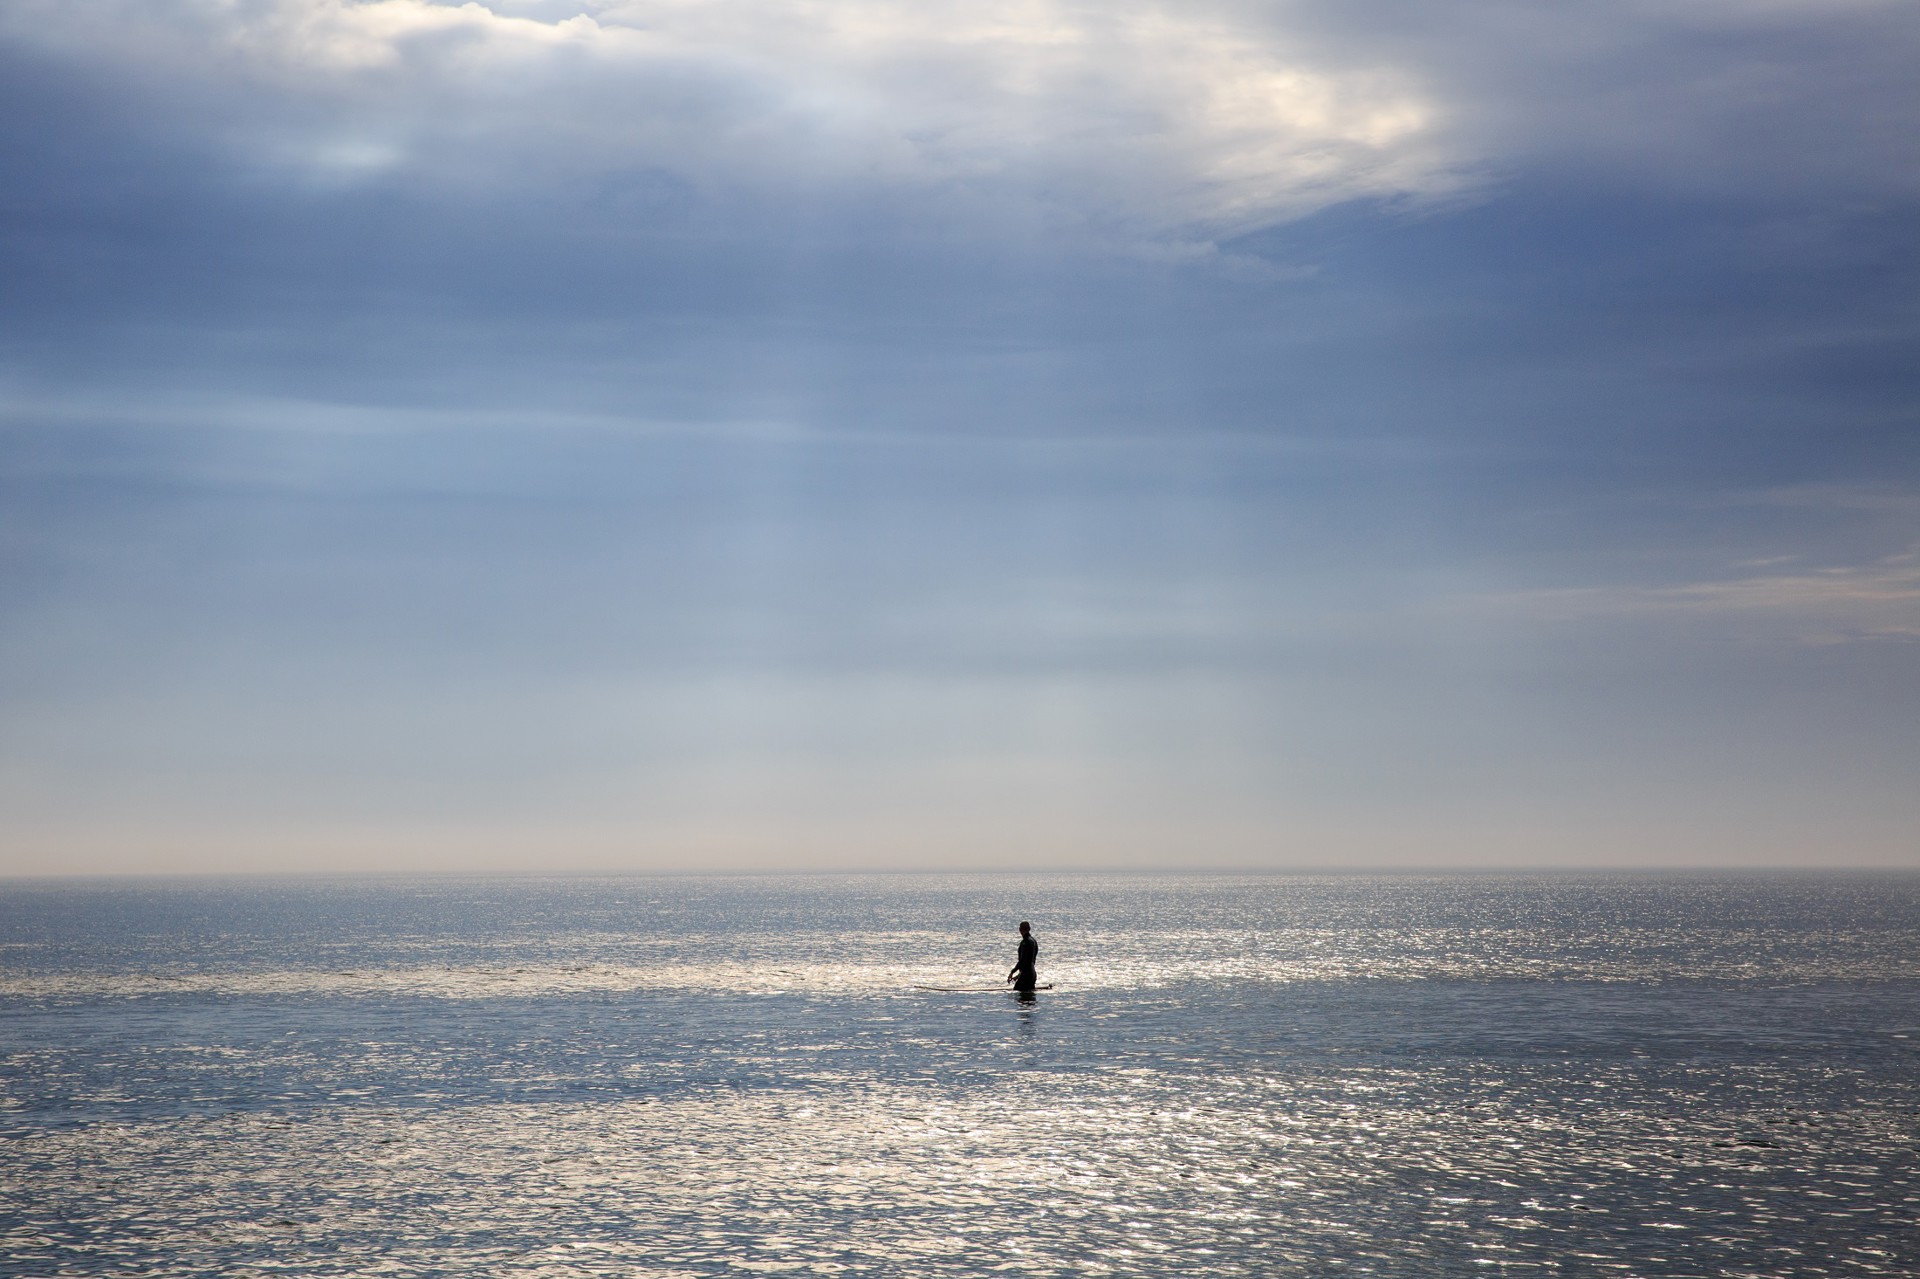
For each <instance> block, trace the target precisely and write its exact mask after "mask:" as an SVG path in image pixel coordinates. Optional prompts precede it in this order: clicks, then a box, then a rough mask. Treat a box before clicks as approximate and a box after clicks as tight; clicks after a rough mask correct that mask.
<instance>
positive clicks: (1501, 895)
mask: <svg viewBox="0 0 1920 1279" xmlns="http://www.w3.org/2000/svg"><path fill="white" fill-rule="evenodd" d="M1023 919H1026V920H1031V921H1032V922H1033V925H1034V932H1035V935H1036V937H1037V938H1038V940H1039V942H1040V947H1041V950H1040V980H1041V981H1042V982H1046V983H1051V984H1052V986H1053V989H1051V990H1046V991H1042V992H1040V993H1039V994H1038V995H1037V997H1035V998H1034V999H1033V1000H1032V1002H1023V1001H1022V1000H1021V999H1019V998H1017V997H1016V996H1014V995H1013V994H1011V993H1009V992H1007V991H1005V990H1004V989H999V988H996V987H997V985H998V984H999V983H1000V982H1001V981H1002V980H1003V979H1004V977H1005V975H1006V971H1007V969H1008V967H1009V966H1010V965H1011V964H1012V962H1013V956H1014V950H1015V945H1016V943H1017V940H1018V937H1017V934H1016V931H1015V929H1016V925H1017V924H1018V923H1019V921H1020V920H1023ZM943 986H944V987H985V988H986V989H976V990H967V989H959V990H927V989H922V988H923V987H943ZM1917 1143H1920V878H1916V877H1913V876H1895V875H1887V876H1873V875H1848V876H1815V875H1742V876H1733V875H1726V876H1706V875H1690V876H1630V875H1614V876H1597V875H1596V876H1573V875H1538V876H1527V875H1513V876H1508V875H1450V876H1431V877H1423V876H1411V875H1407V876H1379V877H1371V876H1325V877H1307V876H1247V877H1228V876H1102V875H1076V876H1049V875H1010V876H1002V875H993V876H985V875H983V876H915V875H900V876H847V877H827V876H822V877H794V878H769V877H741V878H722V877H685V878H649V877H628V878H604V879H586V878H551V879H542V878H505V877H502V878H422V879H409V878H367V879H264V878H263V879H253V880H240V879H236V880H204V881H203V880H173V881H151V882H109V881H91V882H90V881H78V880H75V881H39V882H16V883H10V884H3V885H0V1273H3V1274H5V1275H7V1276H40V1275H46V1276H54V1275H170V1276H171V1275H183V1276H184V1275H208V1276H211V1275H220V1276H267V1275H276V1276H285V1275H343V1276H344V1275H352V1276H363V1275H365V1276H371V1275H461V1276H473V1275H479V1276H490V1275H529V1276H530V1275H541V1276H576V1275H578V1276H585V1275H596V1276H597V1275H618V1276H629V1277H634V1279H647V1277H663V1276H705V1275H734V1274H795V1275H876V1276H928V1277H935V1276H946V1275H956V1276H957V1275H969V1276H973V1275H988V1274H1010V1275H1016V1276H1017V1275H1076V1276H1078V1275H1115V1276H1128V1275H1138V1276H1154V1275H1258V1276H1267V1275H1303V1276H1307V1275H1310V1276H1324V1275H1348V1274H1351V1275H1362V1274H1367V1275H1393V1276H1449V1275H1485V1274H1490V1273H1491V1274H1501V1273H1527V1274H1549V1275H1608V1276H1681V1275H1690V1276H1691V1275H1698V1276H1713V1277H1714V1279H1727V1277H1735V1276H1768V1277H1774V1276H1799V1275H1905V1276H1911V1275H1914V1274H1920V1144H1917Z"/></svg>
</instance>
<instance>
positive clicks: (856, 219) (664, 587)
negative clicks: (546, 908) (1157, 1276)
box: [0, 0, 1920, 874]
mask: <svg viewBox="0 0 1920 1279" xmlns="http://www.w3.org/2000/svg"><path fill="white" fill-rule="evenodd" d="M1916 66H1920V7H1916V5H1914V4H1913V3H1908V2H1894V0H1885V2H1882V0H1817V2H1815V0H1661V2H1660V3H1652V2H1640V0H1614V2H1611V3H1596V2H1592V0H1569V2H1567V3H1555V4H1550V5H1545V4H1531V3H1517V2H1515V0H1441V2H1439V3H1434V2H1433V0H1423V2H1421V3H1412V2H1411V0H1267V2H1263V3H1243V2H1239V0H1220V2H1214V0H1191V2H1186V3H1180V4H1159V3H1145V2H1143V0H1103V2H1101V3H1061V2H1058V0H969V2H968V3H949V2H946V0H834V2H832V3H827V2H825V0H632V2H615V3H582V2H581V0H567V2H566V3H559V2H549V0H521V2H512V0H498V2H496V3H493V4H491V5H481V4H477V3H475V4H464V5H454V4H435V3H427V2H425V0H378V2H376V3H365V4H358V3H347V2H344V0H10V3H8V4H7V5H5V6H4V7H0V874H46V873H61V872H117V871H171V870H185V871H204V870H274V869H289V870H330V869H341V870H360V869H468V868H471V869H497V868H514V869H539V868H565V869H575V868H578V869H591V868H635V869H721V868H784V867H823V868H840V867H846V868H855V867H888V868H893V867H898V868H912V867H921V866H925V867H953V868H965V867H999V866H1012V865H1035V866H1063V867H1064V866H1121V867H1128V866H1149V865H1151V866H1166V867H1181V866H1193V867H1202V866H1209V867H1211V866H1250V867H1253V866H1258V867H1289V866H1313V867H1329V866H1340V867H1347V866H1351V867H1365V866H1387V865H1392V866H1486V865H1539V866H1559V865H1623V866H1629V865H1632V866H1640V865H1682V864H1684V865H1722V866H1740V865H1814V866H1822V865H1859V864H1871V865H1883V866H1907V867H1915V866H1920V79H1916V77H1915V75H1914V68H1915V67H1916Z"/></svg>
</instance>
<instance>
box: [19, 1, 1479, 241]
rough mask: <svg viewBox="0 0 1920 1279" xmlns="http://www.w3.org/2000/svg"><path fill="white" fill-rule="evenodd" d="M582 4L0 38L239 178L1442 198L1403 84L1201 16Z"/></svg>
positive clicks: (1017, 204) (1244, 217)
mask: <svg viewBox="0 0 1920 1279" xmlns="http://www.w3.org/2000/svg"><path fill="white" fill-rule="evenodd" d="M504 7H505V5H504V3H503V4H502V8H504ZM583 8H584V10H585V11H584V12H581V13H579V14H575V15H572V16H568V17H565V18H561V19H558V20H542V19H539V18H535V17H525V16H516V15H514V14H512V13H508V12H501V11H496V10H494V9H489V8H487V7H484V6H482V5H480V4H477V3H468V4H461V5H452V4H435V3H428V2H427V0H374V2H372V3H364V4H355V3H346V2H344V0H142V2H141V3H138V4H133V3H114V2H103V3H92V4H85V5H79V6H72V5H67V4H53V3H28V4H25V5H20V6H15V7H14V9H13V12H12V17H11V19H10V20H0V22H3V23H4V26H0V31H5V32H6V33H7V34H8V35H10V37H11V38H12V39H13V40H15V41H25V42H28V43H31V44H36V45H39V46H41V47H42V48H54V49H58V50H59V51H60V52H62V53H63V54H64V55H65V56H68V57H72V58H80V59H86V60H94V61H99V62H103V63H105V64H106V65H108V66H109V67H114V66H119V67H123V68H127V69H129V70H130V71H131V73H132V74H133V76H134V78H135V79H140V80H145V81H148V82H150V83H154V85H155V87H156V88H159V89H161V90H164V91H165V92H167V93H168V94H169V95H170V97H171V98H173V99H174V100H176V101H179V100H185V101H189V102H190V101H193V100H195V99H196V98H197V99H198V100H200V101H201V102H202V103H203V104H205V108H204V109H205V113H206V116H207V117H208V118H207V119H205V120H204V121H202V127H204V128H207V129H209V130H213V131H217V132H219V133H221V134H223V135H225V136H226V137H227V138H228V140H229V143H230V145H233V146H235V147H237V148H239V149H240V150H241V151H242V152H243V153H244V154H245V155H246V156H248V157H249V158H251V159H254V160H258V161H264V162H267V163H290V162H293V163H297V164H303V165H305V166H307V167H309V168H311V169H312V170H313V171H314V172H315V173H316V174H318V175H320V176H323V177H328V178H336V177H339V176H340V175H342V174H343V173H344V174H351V173H353V172H356V171H359V172H366V173H374V172H387V171H390V170H391V169H393V168H394V167H396V166H398V167H401V168H411V169H413V170H416V171H419V172H421V173H424V174H428V175H432V176H434V177H435V179H436V180H449V179H452V180H458V181H463V182H469V183H476V184H480V185H483V186H484V185H486V184H491V183H508V182H526V181H528V180H547V181H553V180H562V181H565V180H570V179H579V178H582V177H588V178H590V177H592V176H594V175H596V174H617V173H623V172H635V171H646V170H664V171H667V172H670V173H673V174H675V175H677V176H678V177H680V178H681V179H683V180H686V181H690V182H692V183H694V184H696V185H697V186H700V187H702V188H703V189H707V190H710V191H718V192H741V193H744V194H747V195H749V196H752V195H764V194H766V193H768V192H775V193H782V192H784V193H788V194H790V195H797V196H799V197H802V198H812V197H815V196H828V197H834V198H852V199H860V198H863V197H864V196H870V195H873V194H875V193H890V194H891V193H905V194H907V195H908V196H912V195H914V194H920V195H927V194H931V195H933V196H935V197H937V200H936V201H934V203H936V204H937V205H938V206H939V207H942V208H945V209H947V210H949V211H954V212H958V213H960V214H962V215H975V214H979V213H982V212H985V213H988V214H992V215H997V216H1014V217H1020V218H1028V219H1038V220H1039V221H1040V222H1041V223H1042V224H1049V223H1050V224H1053V225H1055V226H1060V225H1065V226H1069V227H1093V228H1104V229H1107V230H1110V231H1113V232H1116V233H1119V234H1122V235H1127V234H1137V233H1140V232H1149V233H1163V232H1166V231H1169V230H1172V229H1184V231H1185V233H1187V234H1191V233H1192V232H1194V231H1195V230H1199V231H1200V232H1201V233H1203V234H1218V233H1220V232H1222V231H1230V230H1234V229H1242V228H1246V227H1251V226H1257V225H1261V224H1265V223H1269V222H1272V221H1275V220H1278V219H1282V218H1285V217H1288V216H1293V215H1298V214H1301V213H1304V212H1308V211H1311V210H1313V209H1316V208H1320V207H1324V206H1326V205H1328V204H1331V203H1335V202H1338V201H1342V200H1347V199H1352V198H1355V197H1362V196H1402V195H1408V194H1412V195H1420V194H1428V193H1434V192H1439V191H1444V190H1447V189H1450V188H1452V187H1453V186H1455V185H1456V184H1457V182H1458V178H1457V166H1456V164H1455V161H1454V157H1452V156H1450V155H1448V154H1447V153H1446V152H1445V150H1444V148H1443V147H1441V146H1440V145H1439V144H1438V142H1437V141H1436V139H1437V137H1438V132H1437V127H1438V125H1439V123H1440V117H1441V107H1440V105H1439V104H1438V103H1437V102H1436V101H1435V100H1434V99H1433V97H1432V96H1431V94H1430V93H1428V92H1427V91H1426V90H1425V89H1424V88H1423V86H1422V85H1421V83H1420V82H1419V79H1418V77H1417V76H1415V75H1413V74H1411V73H1410V72H1409V71H1408V70H1407V69H1406V68H1404V67H1398V66H1394V65H1391V64H1389V63H1387V62H1384V61H1381V60H1379V59H1371V58H1364V57H1360V58H1353V59H1346V60H1339V61H1332V60H1329V59H1328V58H1326V57H1325V56H1316V55H1313V54H1311V53H1309V52H1308V51H1307V50H1305V49H1304V48H1296V47H1293V46H1292V45H1291V44H1290V43H1289V41H1287V40H1286V39H1285V38H1284V37H1280V36H1276V35H1275V34H1274V33H1272V32H1271V31H1263V30H1262V29H1260V28H1258V27H1255V26H1250V25H1247V24H1245V23H1242V22H1238V21H1236V20H1234V18H1233V17H1232V14H1231V11H1230V10H1228V9H1224V8H1221V7H1219V6H1208V5H1193V6H1169V5H1162V4H1157V3H1151V2H1142V0H1113V2H1112V3H1108V4H1104V5H1085V4H1075V3H1070V2H1068V0H973V2H971V3H961V2H959V0H949V2H947V3H940V2H937V0H933V2H929V0H838V2H835V3H824V2H813V3H809V2H806V0H707V2H702V3H694V2H691V0H615V2H613V3H587V4H585V5H583ZM367 157H377V158H378V159H379V163H378V164H372V163H368V162H367ZM343 158H344V159H343Z"/></svg>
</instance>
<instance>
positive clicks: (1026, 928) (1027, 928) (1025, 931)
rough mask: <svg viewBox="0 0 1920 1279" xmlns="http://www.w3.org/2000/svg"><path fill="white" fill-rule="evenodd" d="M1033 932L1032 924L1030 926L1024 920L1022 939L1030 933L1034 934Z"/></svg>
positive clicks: (1021, 926)
mask: <svg viewBox="0 0 1920 1279" xmlns="http://www.w3.org/2000/svg"><path fill="white" fill-rule="evenodd" d="M1032 931H1033V925H1032V924H1029V923H1028V922H1027V921H1026V920H1024V919H1023V920H1021V921H1020V935H1021V936H1022V937H1025V936H1026V935H1027V934H1028V933H1030V932H1032Z"/></svg>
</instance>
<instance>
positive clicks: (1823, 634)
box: [1498, 548, 1920, 645]
mask: <svg viewBox="0 0 1920 1279" xmlns="http://www.w3.org/2000/svg"><path fill="white" fill-rule="evenodd" d="M1792 559H1793V557H1781V559H1780V560H1776V561H1774V562H1770V563H1757V564H1753V565H1751V566H1750V567H1752V568H1754V569H1761V570H1766V571H1758V572H1751V573H1748V574H1746V575H1744V576H1735V577H1727V578H1722V579H1717V580H1711V581H1697V582H1685V583H1680V584H1677V585H1667V586H1635V585H1621V586H1583V587H1567V588H1558V589H1549V590H1532V591H1523V592H1515V593H1512V594H1509V595H1506V596H1503V597H1501V598H1500V600H1499V601H1498V605H1499V606H1500V607H1503V608H1506V609H1511V610H1513V611H1514V612H1516V613H1518V614H1520V615H1522V616H1525V617H1528V618H1530V619H1532V620H1535V621H1542V622H1548V623H1556V624H1582V623H1588V622H1594V621H1600V620H1605V619H1609V618H1613V619H1636V618H1637V619H1641V620H1667V621H1681V622H1686V623H1689V624H1692V625H1695V626H1701V627H1704V628H1705V629H1706V633H1707V634H1709V635H1711V636H1713V637H1715V638H1727V639H1736V640H1757V641H1763V642H1775V643H1779V642H1785V643H1791V644H1799V645H1830V644H1851V643H1888V642H1895V643H1911V642H1917V641H1920V548H1916V549H1914V550H1910V551H1907V552H1904V553H1902V554H1899V555H1892V556H1888V557H1886V558H1884V559H1881V560H1878V561H1876V562H1873V563H1869V564H1856V565H1836V566H1830V567H1817V568H1816V567H1807V566H1791V563H1792Z"/></svg>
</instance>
